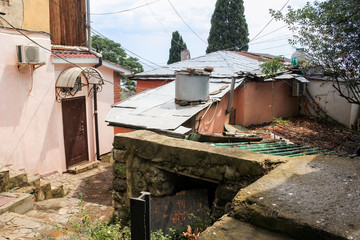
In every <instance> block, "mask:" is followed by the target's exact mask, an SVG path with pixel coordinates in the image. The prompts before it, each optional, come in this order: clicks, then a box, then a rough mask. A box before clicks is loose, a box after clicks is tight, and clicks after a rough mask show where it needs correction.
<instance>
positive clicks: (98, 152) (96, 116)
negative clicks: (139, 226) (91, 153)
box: [93, 57, 102, 161]
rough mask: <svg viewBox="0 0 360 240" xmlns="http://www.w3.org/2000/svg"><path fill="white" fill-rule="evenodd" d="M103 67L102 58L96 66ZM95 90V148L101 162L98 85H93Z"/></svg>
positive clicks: (97, 157)
mask: <svg viewBox="0 0 360 240" xmlns="http://www.w3.org/2000/svg"><path fill="white" fill-rule="evenodd" d="M101 65H102V57H101V58H99V63H98V64H96V65H95V66H94V68H98V67H100V66H101ZM93 88H94V89H93V90H94V125H95V126H94V127H95V147H96V159H97V160H99V161H100V160H101V158H100V144H99V122H98V112H97V85H96V84H94V85H93Z"/></svg>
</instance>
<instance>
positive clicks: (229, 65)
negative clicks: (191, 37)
mask: <svg viewBox="0 0 360 240" xmlns="http://www.w3.org/2000/svg"><path fill="white" fill-rule="evenodd" d="M259 64H261V63H259V61H258V60H255V59H252V58H249V57H247V56H243V55H241V54H237V53H235V52H231V51H217V52H213V53H209V54H206V55H204V56H200V57H197V58H192V59H189V60H185V61H180V62H176V63H172V64H169V65H167V66H164V67H161V68H158V69H154V70H150V71H146V72H142V73H138V74H136V75H135V77H134V78H136V77H140V78H142V79H143V78H147V77H148V76H149V77H150V76H151V77H154V76H173V75H174V72H175V71H177V70H181V69H187V68H194V69H203V68H206V67H212V68H214V71H213V72H212V73H211V77H213V78H217V77H231V76H232V75H233V74H234V73H236V72H240V71H242V72H248V71H254V70H256V69H259V68H260V67H259Z"/></svg>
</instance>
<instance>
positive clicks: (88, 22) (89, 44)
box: [86, 0, 102, 161]
mask: <svg viewBox="0 0 360 240" xmlns="http://www.w3.org/2000/svg"><path fill="white" fill-rule="evenodd" d="M86 20H87V30H88V42H87V46H88V49H89V52H91V22H90V0H86ZM101 65H102V57H100V58H99V63H97V64H96V65H95V66H94V68H98V67H100V66H101ZM96 90H97V85H96V84H93V91H94V125H95V126H94V127H95V147H96V159H97V160H99V161H100V160H101V159H100V145H99V122H98V112H97V91H96Z"/></svg>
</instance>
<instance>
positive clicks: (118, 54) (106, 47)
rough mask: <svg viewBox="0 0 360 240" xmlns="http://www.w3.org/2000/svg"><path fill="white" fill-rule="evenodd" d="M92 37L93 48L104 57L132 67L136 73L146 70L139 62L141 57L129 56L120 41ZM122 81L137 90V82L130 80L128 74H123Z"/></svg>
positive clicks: (97, 36) (129, 87)
mask: <svg viewBox="0 0 360 240" xmlns="http://www.w3.org/2000/svg"><path fill="white" fill-rule="evenodd" d="M91 39H92V49H93V50H94V51H96V52H98V53H101V55H102V57H103V59H105V60H109V61H111V62H113V63H117V64H121V65H123V66H125V67H127V68H130V69H131V70H132V71H133V72H134V73H139V72H143V71H144V69H143V66H142V65H141V64H140V63H139V59H137V58H134V57H130V56H127V54H126V53H125V50H124V49H122V48H121V44H120V43H116V42H114V41H112V40H110V39H108V38H104V37H101V36H99V35H94V36H92V37H91ZM121 81H122V82H123V84H124V85H125V86H126V88H128V89H129V90H130V91H133V92H134V91H135V90H136V84H135V82H134V81H131V80H129V79H128V78H127V77H126V76H122V77H121Z"/></svg>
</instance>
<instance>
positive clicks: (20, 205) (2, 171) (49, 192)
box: [0, 165, 64, 214]
mask: <svg viewBox="0 0 360 240" xmlns="http://www.w3.org/2000/svg"><path fill="white" fill-rule="evenodd" d="M63 196H64V188H63V185H59V186H57V187H52V186H51V184H50V182H49V181H46V180H44V179H41V177H40V176H33V175H28V174H27V173H26V172H25V171H23V170H20V171H19V170H16V169H13V168H12V167H11V166H7V167H4V166H2V165H0V214H2V213H4V212H6V211H10V212H16V213H20V214H23V213H25V212H27V211H28V210H30V209H32V208H33V203H34V202H37V201H43V200H47V199H51V198H60V197H63Z"/></svg>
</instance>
